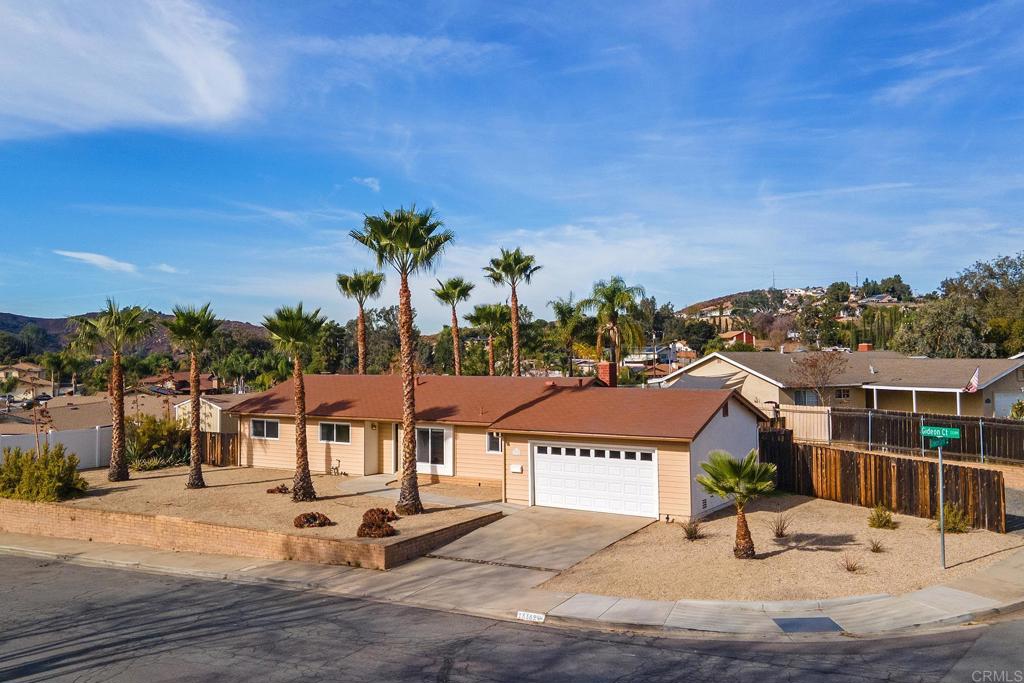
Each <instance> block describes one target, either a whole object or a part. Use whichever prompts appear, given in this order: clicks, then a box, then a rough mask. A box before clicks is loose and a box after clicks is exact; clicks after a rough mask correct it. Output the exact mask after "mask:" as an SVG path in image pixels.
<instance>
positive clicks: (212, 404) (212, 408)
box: [174, 393, 259, 434]
mask: <svg viewBox="0 0 1024 683" xmlns="http://www.w3.org/2000/svg"><path fill="white" fill-rule="evenodd" d="M254 396H259V394H258V393H248V394H206V395H203V396H201V397H200V398H199V429H200V431H203V432H209V433H212V434H237V433H238V416H237V415H235V414H233V413H231V412H229V411H230V410H231V409H233V408H234V407H235V406H237V405H238V404H239V403H243V402H245V401H248V400H249V399H251V398H253V397H254ZM191 403H192V402H191V400H190V399H185V400H184V401H180V402H178V403H176V404H175V405H174V417H175V418H177V419H179V420H183V421H184V422H185V424H190V422H191V415H192V414H191V412H190V408H191Z"/></svg>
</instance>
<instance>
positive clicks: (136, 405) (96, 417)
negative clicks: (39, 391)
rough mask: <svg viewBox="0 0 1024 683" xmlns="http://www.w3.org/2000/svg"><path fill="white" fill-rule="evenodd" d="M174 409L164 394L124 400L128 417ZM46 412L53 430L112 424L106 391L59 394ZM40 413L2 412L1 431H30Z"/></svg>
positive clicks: (134, 395) (23, 411)
mask: <svg viewBox="0 0 1024 683" xmlns="http://www.w3.org/2000/svg"><path fill="white" fill-rule="evenodd" d="M172 410H173V406H171V405H170V403H169V402H168V401H167V399H166V397H164V396H153V395H151V394H128V395H127V396H125V399H124V415H125V417H126V418H130V417H132V416H134V415H140V414H145V415H153V416H154V417H160V418H162V417H165V416H167V415H171V414H173V413H172V412H171V411H172ZM46 412H47V413H48V414H49V418H48V422H49V426H50V429H52V430H54V431H66V430H72V429H91V428H93V427H109V426H110V425H111V424H113V412H112V408H111V401H110V397H109V396H107V395H106V394H95V395H92V396H57V397H55V398H54V399H53V400H52V401H47V402H46ZM40 415H41V412H40V411H39V410H38V409H37V410H36V411H34V412H33V411H32V410H23V409H19V410H12V411H10V412H9V413H2V412H0V420H2V422H0V434H31V433H32V432H33V431H34V427H33V425H34V421H35V420H37V419H40Z"/></svg>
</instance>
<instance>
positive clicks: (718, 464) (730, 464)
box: [697, 449, 776, 560]
mask: <svg viewBox="0 0 1024 683" xmlns="http://www.w3.org/2000/svg"><path fill="white" fill-rule="evenodd" d="M700 467H701V469H703V470H704V472H705V474H701V475H699V476H698V477H697V483H698V484H700V485H701V486H702V487H704V490H705V491H707V492H708V493H710V494H711V495H714V496H718V497H719V498H728V497H729V496H732V502H733V504H734V505H735V506H736V544H735V548H733V551H732V552H733V555H735V556H736V557H737V558H739V559H741V560H749V559H750V558H752V557H754V539H753V538H751V537H750V527H749V526H747V516H746V514H745V513H744V512H743V508H744V507H746V505H747V503H749V502H750V501H752V500H753V499H754V498H757V497H759V496H766V495H768V494H770V493H771V492H772V491H774V490H775V469H776V468H775V465H774V464H772V463H768V462H758V461H757V449H752V450H751V451H750V452H749V453H747V457H745V458H743V460H737V459H736V458H734V457H732V454H730V453H728V452H727V451H711V453H709V454H708V461H707V462H702V463H701V464H700Z"/></svg>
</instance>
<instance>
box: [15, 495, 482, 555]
mask: <svg viewBox="0 0 1024 683" xmlns="http://www.w3.org/2000/svg"><path fill="white" fill-rule="evenodd" d="M501 516H502V515H501V513H500V512H493V513H488V514H481V515H480V516H479V517H474V518H473V519H468V520H465V521H463V522H458V523H456V524H453V525H451V526H448V527H444V528H441V529H436V530H434V531H428V532H426V533H422V534H417V535H411V536H405V535H403V534H401V533H400V534H399V535H398V536H392V537H390V538H382V539H375V538H349V539H330V538H316V537H313V536H296V535H291V534H282V533H278V532H274V531H263V530H259V529H244V528H239V527H230V526H224V525H220V524H211V523H209V522H197V521H193V520H190V519H183V518H181V517H168V516H164V515H143V514H136V513H129V512H113V511H109V510H93V509H87V508H76V507H72V506H69V505H61V504H58V503H32V502H28V501H22V500H10V499H5V498H0V531H9V532H12V533H19V534H34V535H36V536H53V537H56V538H73V539H77V540H81V541H93V540H96V541H103V542H106V543H124V544H128V545H142V546H148V547H150V548H160V549H162V550H181V551H190V552H197V553H213V554H218V555H236V556H241V557H256V558H260V559H265V560H299V561H302V562H318V563H320V564H343V565H351V566H353V567H365V568H369V569H390V568H392V567H396V566H398V565H399V564H402V563H403V562H407V561H409V560H411V559H413V558H416V557H420V556H421V555H424V554H425V553H428V552H430V551H431V550H434V549H436V548H439V547H440V546H442V545H445V544H446V543H450V542H451V541H454V540H455V539H457V538H459V537H460V536H463V535H464V534H467V533H469V532H470V531H472V530H474V529H477V528H479V527H481V526H485V525H487V524H490V523H491V522H493V521H495V520H497V519H499V518H500V517H501Z"/></svg>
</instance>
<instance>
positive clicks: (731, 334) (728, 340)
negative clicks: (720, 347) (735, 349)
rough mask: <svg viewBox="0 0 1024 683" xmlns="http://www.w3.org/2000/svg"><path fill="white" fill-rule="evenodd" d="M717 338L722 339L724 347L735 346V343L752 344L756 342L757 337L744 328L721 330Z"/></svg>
mask: <svg viewBox="0 0 1024 683" xmlns="http://www.w3.org/2000/svg"><path fill="white" fill-rule="evenodd" d="M718 338H719V339H721V340H722V343H723V344H725V347H726V348H729V347H730V346H736V344H750V345H751V346H753V345H754V344H756V343H757V337H755V336H754V335H753V334H752V333H750V332H748V331H746V330H729V331H728V332H722V333H721V334H720V335H718Z"/></svg>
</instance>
